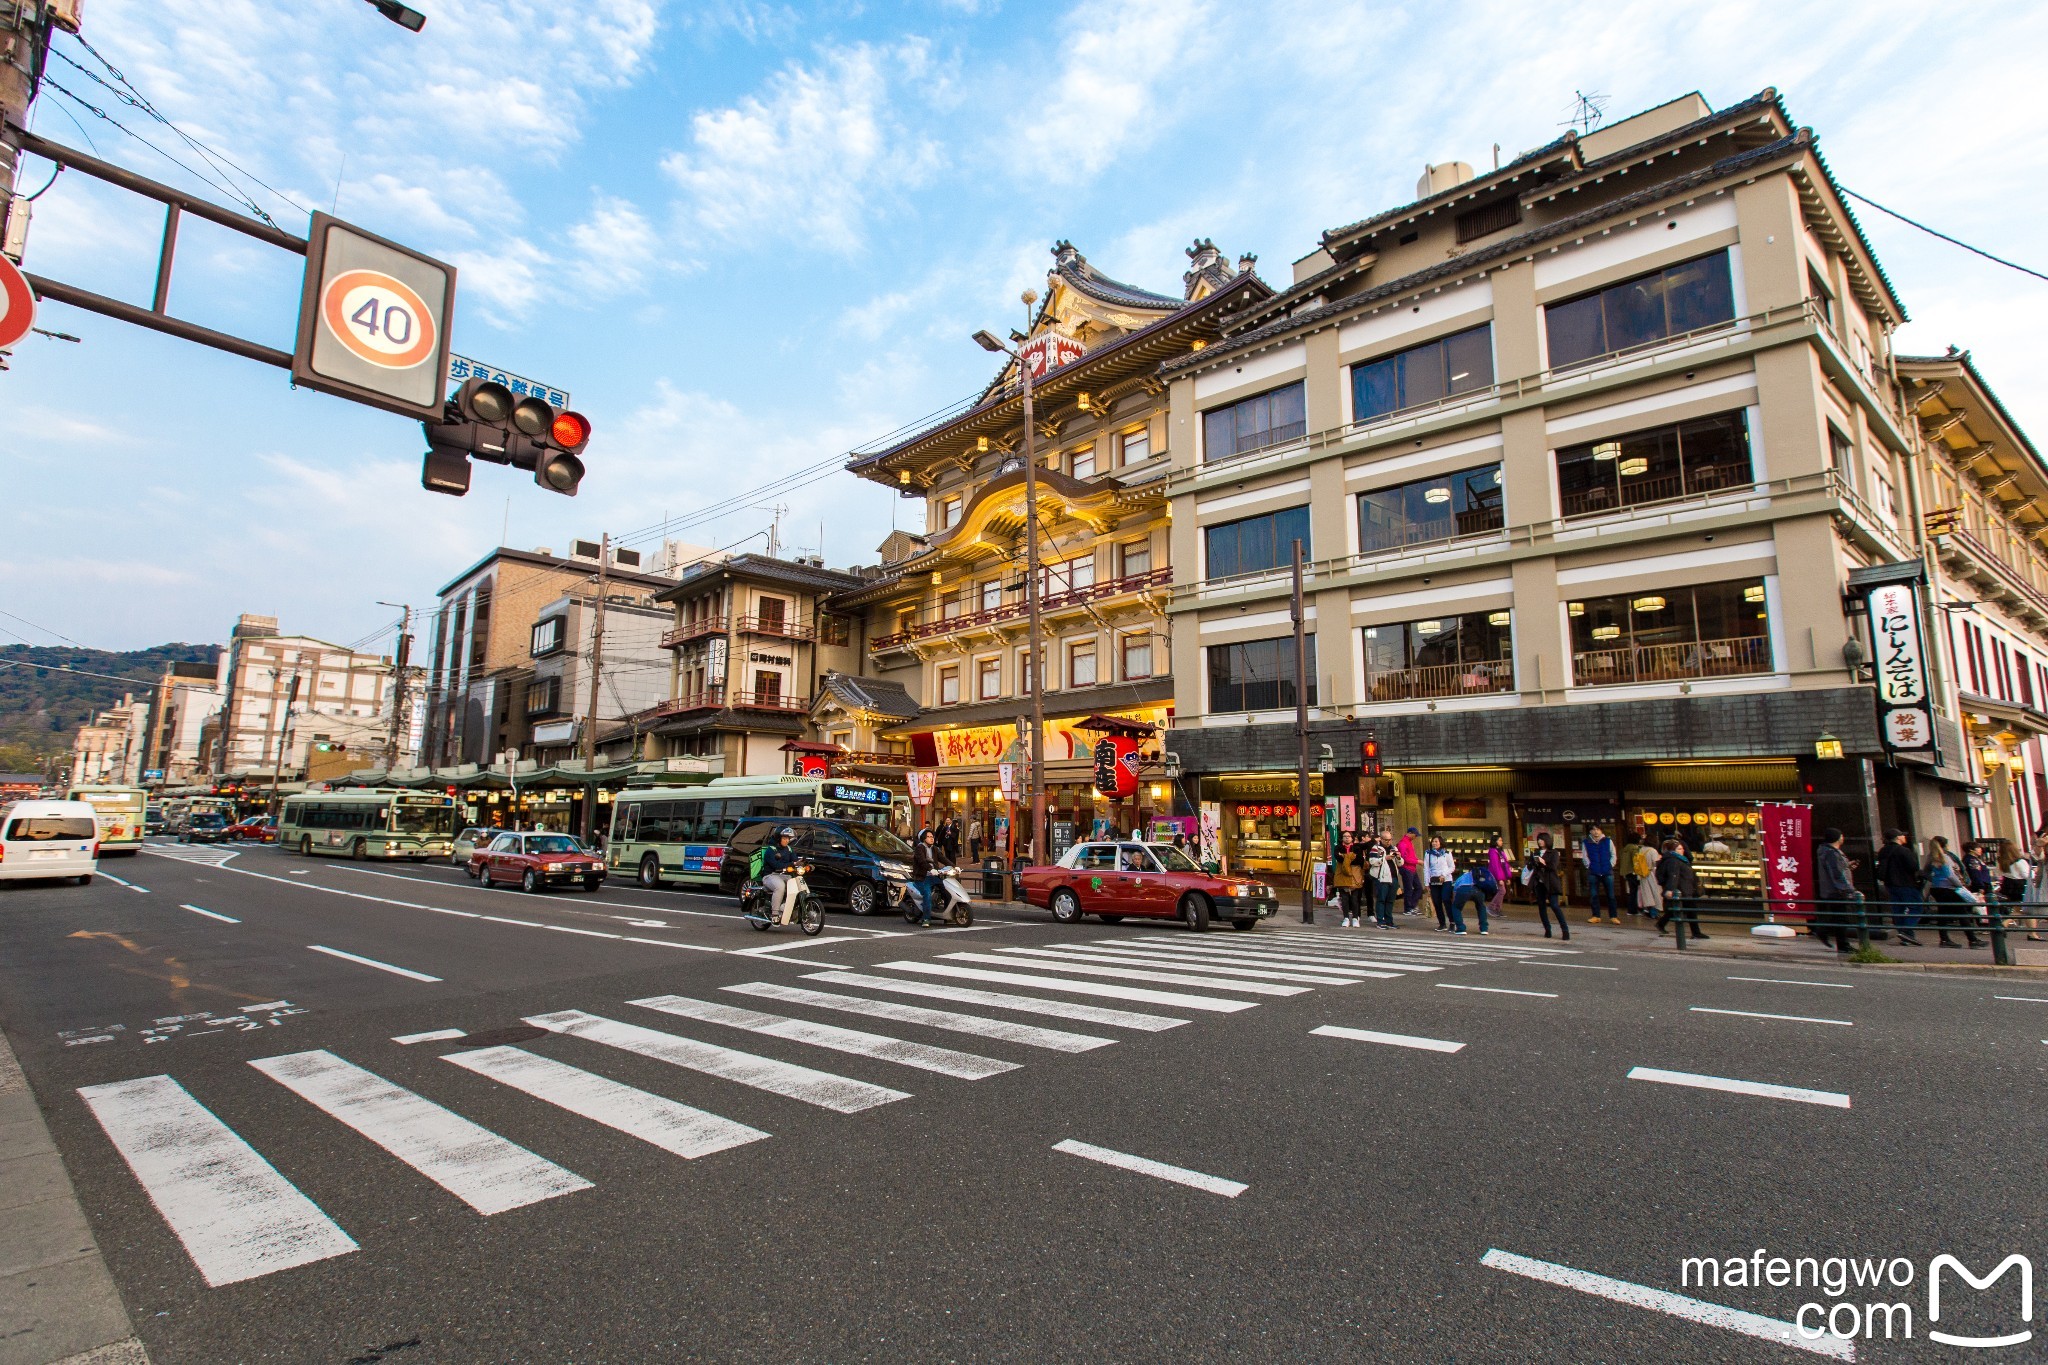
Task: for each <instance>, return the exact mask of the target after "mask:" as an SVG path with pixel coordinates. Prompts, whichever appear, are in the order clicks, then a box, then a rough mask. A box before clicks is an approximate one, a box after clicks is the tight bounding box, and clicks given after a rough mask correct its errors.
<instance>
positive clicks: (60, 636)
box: [0, 611, 92, 649]
mask: <svg viewBox="0 0 2048 1365" xmlns="http://www.w3.org/2000/svg"><path fill="white" fill-rule="evenodd" d="M0 616H5V617H6V618H7V619H8V620H10V621H19V622H21V623H22V624H23V625H25V626H35V628H36V629H37V630H39V631H41V632H42V633H43V634H45V635H55V636H56V637H57V638H58V639H60V640H62V641H63V642H64V643H65V644H67V645H77V646H78V647H79V648H80V649H91V648H92V646H91V645H89V644H86V643H85V642H84V641H82V640H74V639H72V638H71V637H70V636H69V635H64V634H60V633H59V632H57V631H54V630H51V629H50V628H49V627H48V626H42V625H36V623H35V622H34V621H31V620H29V619H28V618H27V617H26V616H16V615H15V614H14V613H13V612H11V611H0Z"/></svg>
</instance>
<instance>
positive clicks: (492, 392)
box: [420, 379, 590, 498]
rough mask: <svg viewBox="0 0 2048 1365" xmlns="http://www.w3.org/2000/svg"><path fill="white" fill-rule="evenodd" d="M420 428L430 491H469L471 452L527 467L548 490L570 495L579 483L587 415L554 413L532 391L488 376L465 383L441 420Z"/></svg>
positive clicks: (423, 481)
mask: <svg viewBox="0 0 2048 1365" xmlns="http://www.w3.org/2000/svg"><path fill="white" fill-rule="evenodd" d="M420 428H421V430H423V431H424V432H425V433H426V436H427V455H426V464H425V467H424V468H423V470H422V472H421V475H420V483H421V484H422V485H423V486H424V487H426V488H427V489H429V490H431V491H432V492H436V493H447V494H449V495H451V496H453V497H458V498H459V497H461V496H462V495H463V494H464V493H467V492H468V491H469V460H470V457H471V456H475V457H476V458H477V459H479V460H488V461H490V462H491V463H492V464H509V465H513V466H516V467H517V468H520V469H530V470H532V471H533V481H534V482H535V483H537V484H539V485H540V486H541V487H542V488H545V489H547V490H548V491H549V492H551V493H562V494H565V495H567V496H569V497H574V496H576V488H577V485H579V484H581V483H582V482H583V461H582V459H581V458H580V456H581V455H582V452H583V448H584V447H585V446H586V445H588V444H590V419H589V418H587V417H585V416H584V415H583V414H582V413H580V412H558V411H556V410H555V408H554V407H553V406H552V405H550V404H549V403H548V402H547V400H546V399H543V398H540V397H537V396H535V395H533V394H527V395H525V396H523V397H515V396H514V394H513V392H512V390H510V389H508V388H506V387H505V386H504V385H503V384H499V383H496V382H494V381H492V380H488V379H470V380H466V381H464V383H463V385H462V387H461V388H460V389H457V390H456V391H455V396H454V397H453V398H450V399H449V400H448V406H447V408H446V410H445V411H443V413H442V414H441V420H440V421H438V422H422V423H421V424H420Z"/></svg>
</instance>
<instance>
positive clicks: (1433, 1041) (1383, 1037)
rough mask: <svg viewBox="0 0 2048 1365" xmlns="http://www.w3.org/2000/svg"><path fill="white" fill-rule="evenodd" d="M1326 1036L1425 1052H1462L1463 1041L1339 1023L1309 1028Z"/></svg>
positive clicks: (1463, 1047) (1463, 1048) (1313, 1032)
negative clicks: (1457, 1041)
mask: <svg viewBox="0 0 2048 1365" xmlns="http://www.w3.org/2000/svg"><path fill="white" fill-rule="evenodd" d="M1309 1032H1310V1033H1311V1034H1319V1035H1321V1036H1322V1037H1325V1038H1349V1039H1351V1040H1352V1041H1354V1042H1359V1043H1385V1044H1387V1045H1388V1046H1389V1047H1412V1048H1419V1049H1421V1050H1422V1051H1424V1052H1462V1051H1464V1050H1465V1045H1464V1044H1463V1043H1452V1042H1446V1041H1445V1040H1444V1039H1442V1038H1418V1037H1416V1036H1415V1035H1413V1034H1410V1033H1377V1032H1374V1031H1373V1030H1372V1029H1364V1028H1345V1027H1343V1026H1342V1025H1339V1024H1324V1025H1322V1026H1321V1027H1320V1028H1312V1029H1310V1030H1309Z"/></svg>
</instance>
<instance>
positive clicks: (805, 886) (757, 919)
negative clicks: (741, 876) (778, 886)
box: [740, 863, 825, 935]
mask: <svg viewBox="0 0 2048 1365" xmlns="http://www.w3.org/2000/svg"><path fill="white" fill-rule="evenodd" d="M810 870H811V867H810V864H809V863H796V864H794V865H792V866H791V867H789V868H788V869H787V870H786V871H785V873H784V875H785V876H787V877H789V878H790V879H791V880H792V881H794V882H795V883H796V885H795V887H794V888H793V890H792V892H791V895H792V896H793V898H794V899H793V903H792V905H791V907H790V920H791V921H792V922H793V923H794V924H795V925H796V926H797V928H799V929H801V930H803V931H804V933H806V934H809V935H816V934H817V933H818V931H819V930H821V929H823V928H824V927H825V910H824V907H823V906H821V905H819V904H818V898H817V897H816V896H813V895H812V894H811V887H810V883H809V882H807V881H805V880H804V874H805V873H806V872H809V871H810ZM740 917H741V918H742V919H744V920H746V922H747V923H749V924H751V925H753V926H754V927H755V928H756V929H760V930H763V931H764V932H765V931H766V930H769V929H772V928H774V927H775V897H774V896H773V895H771V894H770V893H769V891H768V888H767V887H766V886H764V885H762V884H761V883H760V882H759V881H756V880H755V879H753V878H751V877H749V878H748V879H747V881H746V884H745V885H743V886H742V887H740Z"/></svg>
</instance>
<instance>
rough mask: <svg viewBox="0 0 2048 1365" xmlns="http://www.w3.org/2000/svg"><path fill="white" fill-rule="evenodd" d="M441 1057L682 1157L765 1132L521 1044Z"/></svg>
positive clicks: (717, 1149)
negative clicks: (519, 1045) (530, 1050)
mask: <svg viewBox="0 0 2048 1365" xmlns="http://www.w3.org/2000/svg"><path fill="white" fill-rule="evenodd" d="M441 1060H442V1061H444V1062H453V1063H455V1065H457V1066H459V1067H462V1068H464V1069H465V1070H468V1071H474V1072H476V1073H477V1074H478V1075H479V1076H488V1077H490V1078H491V1079H492V1080H494V1081H498V1082H500V1083H502V1084H504V1085H509V1086H511V1087H512V1088H513V1089H514V1090H519V1091H523V1092H524V1093H526V1094H528V1095H531V1096H533V1097H534V1098H535V1099H538V1100H546V1101H547V1102H548V1103H549V1104H552V1105H554V1106H555V1107H556V1108H558V1109H566V1110H568V1111H569V1112H570V1113H572V1114H577V1115H580V1116H581V1117H583V1118H586V1119H590V1120H591V1121H592V1122H595V1123H601V1124H603V1125H604V1126H605V1127H607V1128H616V1129H618V1130H619V1131H620V1132H621V1133H626V1134H629V1135H631V1136H633V1137H636V1138H639V1139H640V1140H641V1141H642V1142H649V1143H652V1144H654V1145H655V1146H656V1147H659V1148H661V1149H662V1150H663V1151H664V1152H673V1153H675V1154H676V1155H677V1156H679V1157H684V1158H686V1159H687V1158H694V1157H700V1156H709V1155H711V1153H713V1152H722V1151H725V1150H726V1149H727V1148H729V1147H739V1146H743V1145H745V1144H746V1143H749V1142H759V1141H760V1140H761V1139H762V1138H765V1137H767V1136H768V1134H766V1133H764V1132H762V1131H761V1130H760V1129H759V1128H749V1127H748V1126H747V1125H746V1124H744V1123H735V1122H733V1121H732V1120H731V1119H727V1118H720V1117H719V1116H718V1115H716V1114H707V1113H705V1112H704V1111H703V1110H702V1109H692V1108H691V1107H690V1106H689V1105H687V1104H679V1103H677V1102H676V1101H675V1100H672V1099H669V1098H667V1097H666V1096H663V1095H654V1094H650V1093H648V1092H647V1091H645V1090H641V1089H639V1088H637V1087H635V1086H630V1085H626V1084H623V1083H621V1082H619V1081H615V1080H612V1079H611V1078H610V1077H608V1076H599V1075H596V1074H594V1073H592V1072H589V1071H585V1070H583V1069H582V1068H580V1067H574V1066H570V1065H568V1064H567V1063H566V1062H558V1061H556V1060H555V1059H554V1058H552V1057H543V1056H541V1055H540V1054H539V1053H537V1052H528V1051H526V1050H525V1049H524V1048H517V1047H486V1048H478V1049H476V1050H475V1051H472V1052H450V1053H445V1054H443V1056H442V1058H441Z"/></svg>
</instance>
